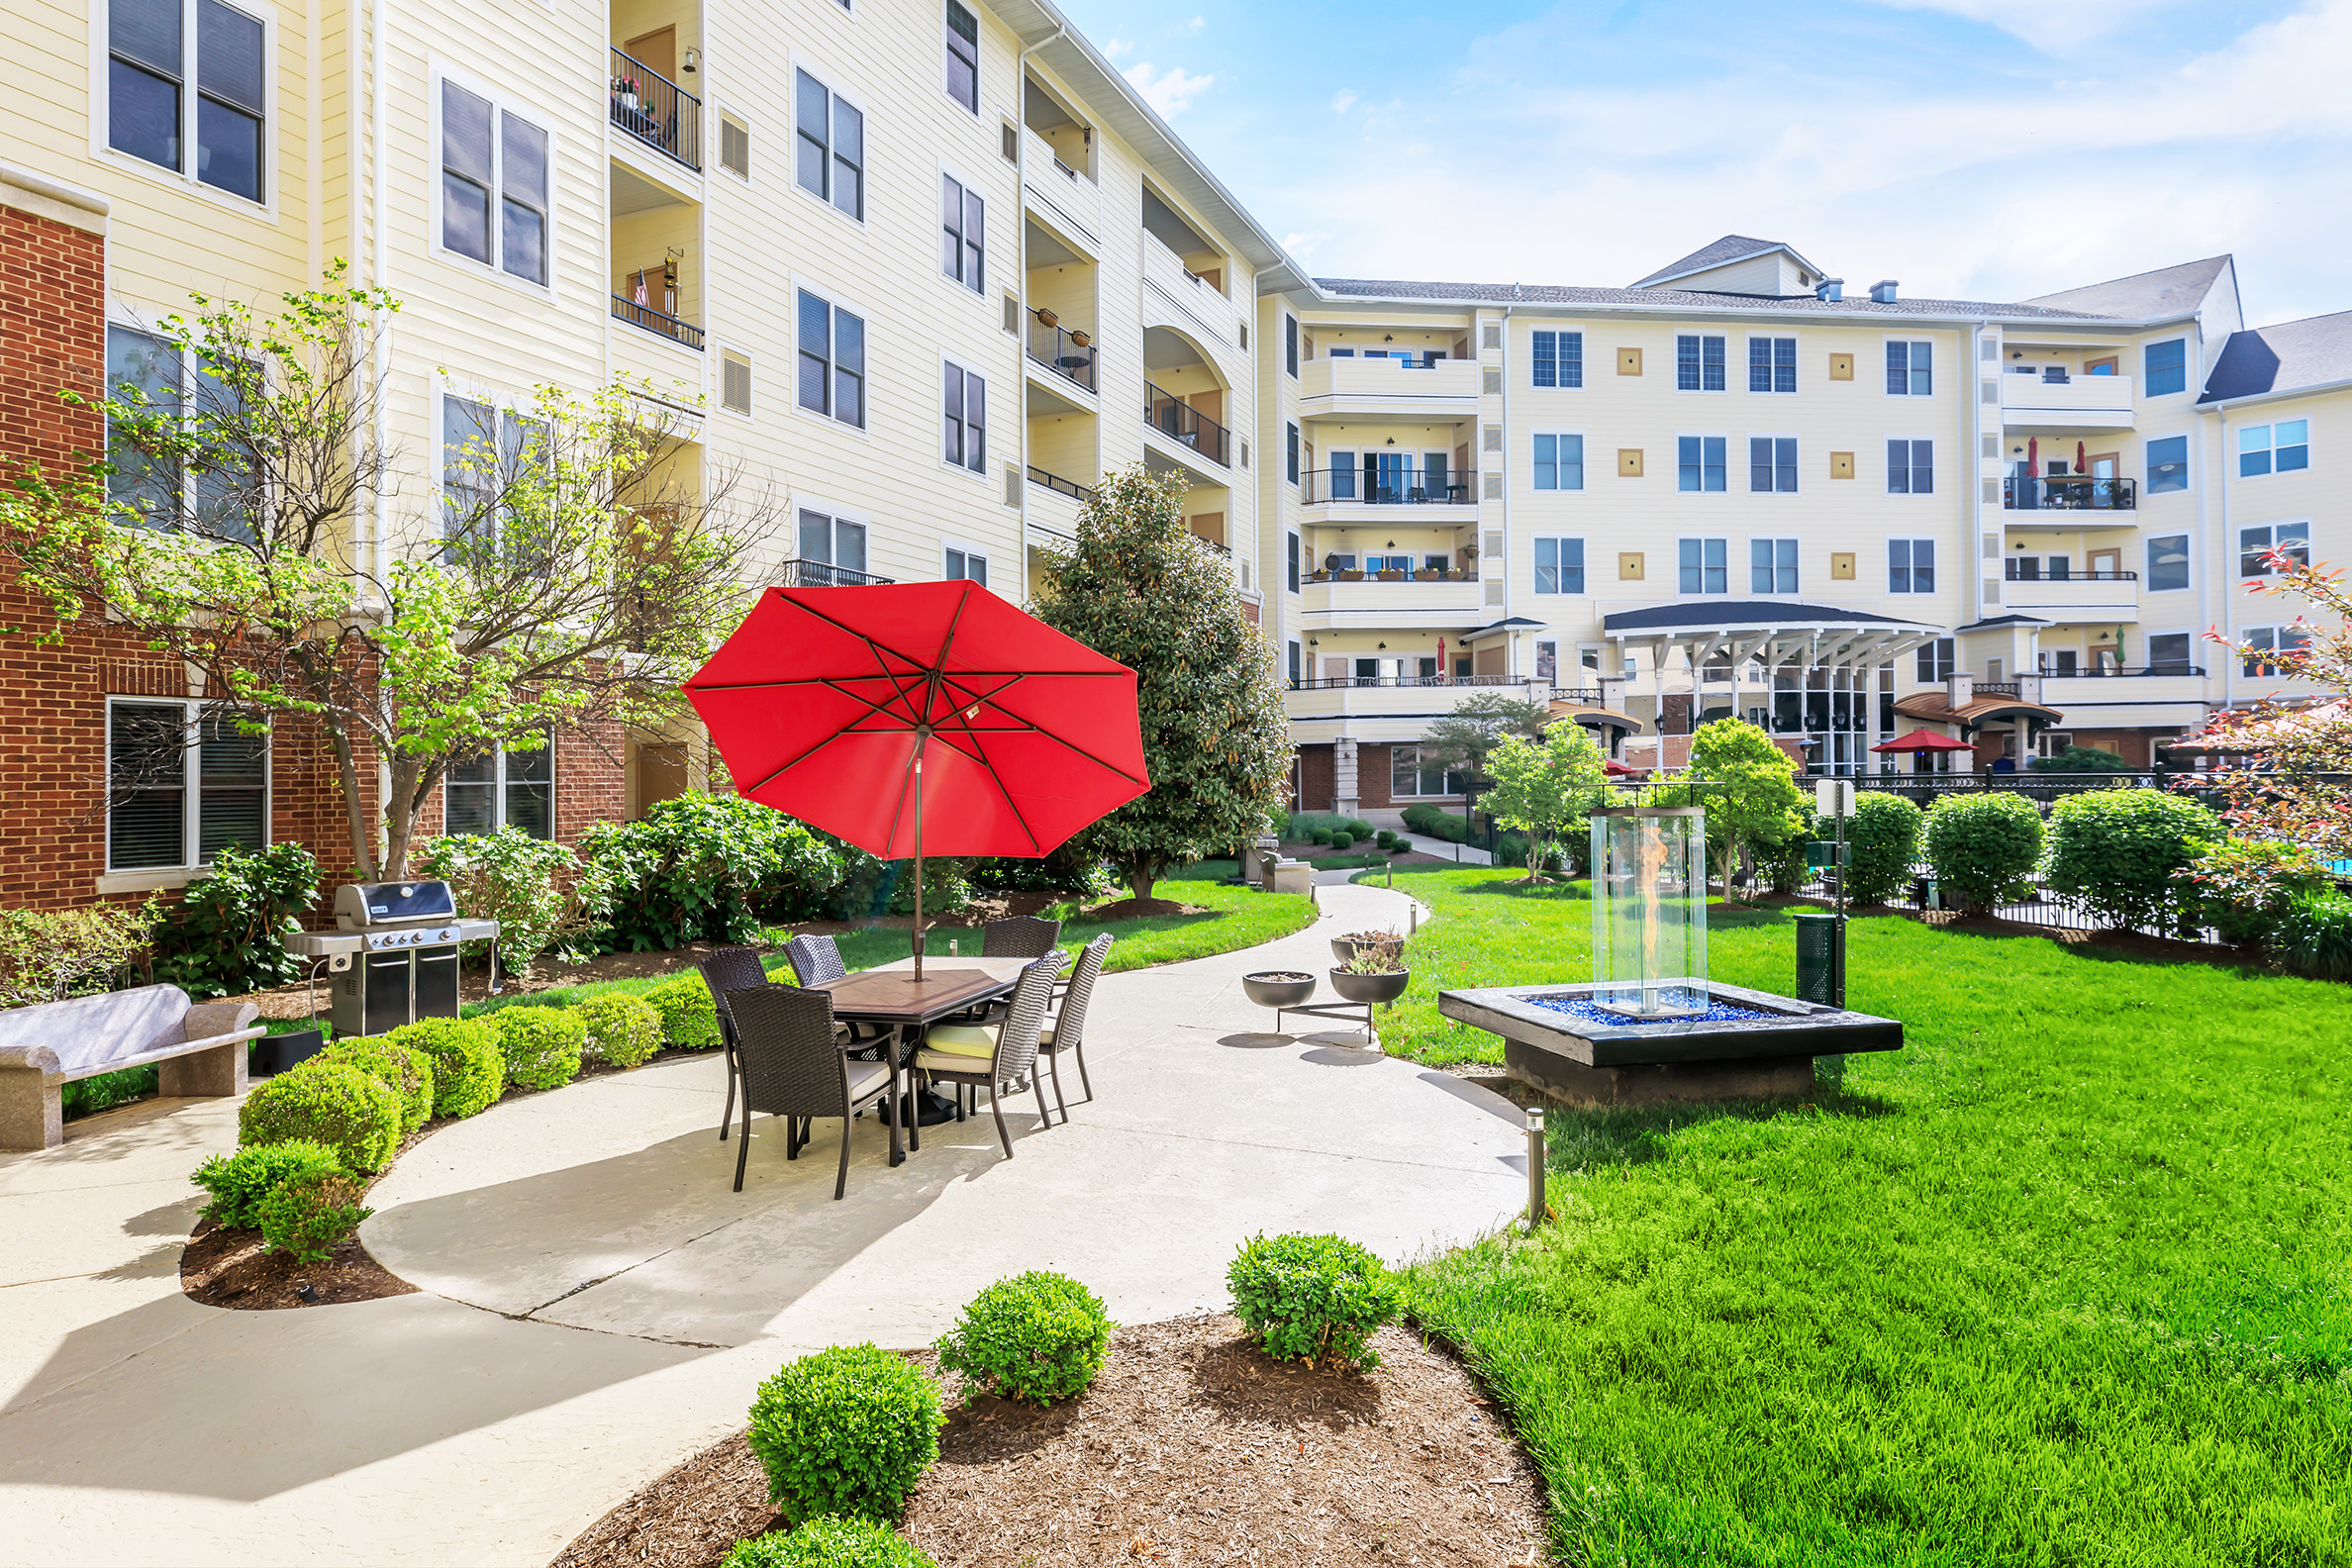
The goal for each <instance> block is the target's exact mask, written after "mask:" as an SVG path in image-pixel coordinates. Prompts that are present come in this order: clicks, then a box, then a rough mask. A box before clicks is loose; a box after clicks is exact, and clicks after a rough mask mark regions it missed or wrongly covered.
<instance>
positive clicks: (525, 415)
mask: <svg viewBox="0 0 2352 1568" xmlns="http://www.w3.org/2000/svg"><path fill="white" fill-rule="evenodd" d="M451 399H455V400H456V401H457V402H460V403H473V404H478V405H479V406H481V407H483V408H487V409H489V410H491V411H492V412H494V413H495V414H497V415H498V417H499V420H500V422H501V430H500V440H501V441H504V440H505V433H504V422H505V421H506V420H508V419H510V418H513V419H525V420H529V419H536V418H537V417H538V416H537V415H536V414H535V413H534V412H533V409H532V403H531V398H530V394H528V393H521V392H507V391H503V390H500V389H498V388H496V387H492V386H488V385H486V384H483V383H480V382H474V383H470V384H469V383H466V382H462V381H460V380H458V379H457V377H456V376H454V375H452V374H451V373H450V372H448V371H447V370H441V371H437V372H436V373H435V375H434V378H433V398H432V409H433V427H432V439H431V448H432V452H433V467H432V470H431V472H432V474H433V505H434V521H435V523H436V525H437V527H436V531H435V532H434V534H433V535H432V536H431V537H432V539H433V540H434V541H435V543H436V547H437V548H438V546H439V544H440V543H441V542H443V541H445V540H446V539H448V533H447V530H448V513H447V512H446V511H445V510H444V509H443V497H444V496H445V494H446V489H445V485H446V481H445V479H444V477H443V470H444V467H445V461H446V453H445V452H444V450H443V449H442V441H443V439H444V438H443V433H444V432H445V431H446V430H447V429H448V409H447V405H448V403H449V401H450V400H451ZM501 449H502V451H503V447H502V448H501ZM501 460H502V462H503V458H502V459H501ZM496 542H497V540H496V539H492V543H493V544H495V543H496Z"/></svg>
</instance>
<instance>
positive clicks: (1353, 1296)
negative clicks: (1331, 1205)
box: [1225, 1235, 1399, 1371]
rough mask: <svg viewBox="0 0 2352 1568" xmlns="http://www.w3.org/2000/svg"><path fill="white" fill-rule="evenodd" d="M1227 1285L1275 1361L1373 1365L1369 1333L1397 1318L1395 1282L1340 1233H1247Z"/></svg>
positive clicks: (1236, 1309) (1376, 1360)
mask: <svg viewBox="0 0 2352 1568" xmlns="http://www.w3.org/2000/svg"><path fill="white" fill-rule="evenodd" d="M1225 1284H1226V1286H1227V1287H1228V1288H1229V1289H1230V1290H1231V1291H1232V1293H1233V1316H1235V1317H1236V1318H1239V1319H1240V1320H1241V1325H1242V1326H1243V1327H1244V1328H1246V1329H1248V1330H1249V1333H1250V1337H1251V1338H1253V1339H1255V1340H1257V1342H1258V1343H1259V1344H1260V1345H1261V1346H1263V1347H1264V1349H1265V1351H1266V1353H1267V1354H1268V1355H1270V1356H1272V1357H1274V1359H1276V1360H1277V1361H1304V1362H1306V1363H1307V1364H1308V1365H1309V1366H1311V1367H1335V1368H1338V1369H1340V1370H1342V1371H1344V1370H1346V1369H1347V1368H1350V1367H1358V1368H1366V1369H1369V1368H1371V1367H1376V1366H1378V1365H1380V1356H1379V1353H1378V1352H1377V1351H1375V1350H1374V1349H1373V1348H1372V1342H1371V1341H1372V1336H1373V1335H1374V1334H1375V1333H1378V1332H1379V1331H1380V1330H1381V1329H1382V1328H1384V1327H1386V1326H1388V1325H1389V1324H1390V1323H1394V1322H1396V1320H1397V1311H1398V1305H1399V1296H1398V1291H1397V1284H1396V1281H1395V1280H1394V1279H1392V1278H1391V1277H1390V1276H1389V1271H1388V1270H1387V1269H1386V1268H1385V1267H1383V1266H1382V1264H1381V1261H1380V1259H1378V1258H1376V1257H1374V1256H1373V1255H1372V1254H1371V1253H1369V1252H1367V1251H1365V1250H1364V1249H1363V1248H1362V1247H1360V1246H1357V1245H1356V1244H1355V1243H1354V1242H1353V1241H1350V1240H1348V1239H1347V1238H1346V1237H1344V1236H1336V1235H1279V1236H1272V1237H1268V1236H1263V1235H1259V1236H1252V1237H1251V1238H1250V1239H1249V1240H1248V1242H1246V1243H1245V1244H1244V1245H1243V1246H1242V1248H1241V1250H1240V1251H1239V1252H1238V1253H1237V1254H1235V1256H1234V1258H1233V1263H1232V1267H1230V1268H1229V1269H1227V1270H1226V1271H1225Z"/></svg>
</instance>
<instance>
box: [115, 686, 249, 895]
mask: <svg viewBox="0 0 2352 1568" xmlns="http://www.w3.org/2000/svg"><path fill="white" fill-rule="evenodd" d="M106 738H107V748H106V749H107V757H106V781H107V783H106V865H107V869H108V870H110V871H155V870H186V869H189V868H192V867H195V866H200V865H208V864H210V863H211V861H212V858H213V856H214V855H216V854H218V853H219V852H220V851H221V850H222V849H223V848H225V847H227V846H229V845H232V844H234V845H236V846H237V847H239V848H242V849H258V848H260V847H262V846H263V845H264V844H266V843H267V842H268V841H269V738H268V736H266V735H252V734H249V733H247V732H246V731H245V728H244V727H243V726H242V725H241V724H240V723H239V722H238V721H237V720H236V719H235V718H233V717H231V716H229V715H227V714H225V713H221V712H218V711H207V709H206V708H205V705H204V704H202V703H200V702H157V701H152V700H142V701H137V702H133V701H128V700H122V701H115V702H111V703H109V704H108V706H107V714H106ZM191 781H193V783H194V785H195V787H194V788H193V789H191V788H190V787H189V785H190V783H191Z"/></svg>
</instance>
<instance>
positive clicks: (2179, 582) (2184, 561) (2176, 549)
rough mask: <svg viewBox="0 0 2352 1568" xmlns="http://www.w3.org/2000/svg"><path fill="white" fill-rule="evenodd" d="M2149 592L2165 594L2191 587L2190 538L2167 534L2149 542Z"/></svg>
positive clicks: (2184, 535)
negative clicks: (2176, 589) (2172, 590)
mask: <svg viewBox="0 0 2352 1568" xmlns="http://www.w3.org/2000/svg"><path fill="white" fill-rule="evenodd" d="M2147 580H2148V591H2149V592H2150V593H2163V592H2167V591H2169V590H2171V589H2175V588H2186V587H2188V586H2189V536H2188V535H2186V534H2167V535H2165V536H2164V537H2163V538H2161V539H2150V540H2148V579H2147Z"/></svg>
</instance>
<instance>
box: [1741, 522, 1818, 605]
mask: <svg viewBox="0 0 2352 1568" xmlns="http://www.w3.org/2000/svg"><path fill="white" fill-rule="evenodd" d="M1758 539H1763V540H1765V541H1767V542H1769V543H1772V544H1775V545H1778V544H1782V543H1789V544H1794V545H1796V546H1797V586H1796V587H1794V588H1791V589H1789V590H1788V591H1787V592H1786V593H1784V592H1782V591H1781V590H1780V589H1778V588H1761V589H1760V588H1757V587H1756V586H1755V582H1756V554H1755V550H1756V541H1757V540H1758ZM1747 543H1748V561H1747V567H1748V592H1749V593H1750V594H1752V595H1756V596H1758V597H1761V598H1765V599H1802V598H1804V597H1805V539H1804V537H1803V536H1802V535H1797V534H1750V535H1749V536H1748V537H1747ZM1774 559H1775V561H1776V562H1777V561H1778V559H1779V552H1778V551H1777V550H1775V551H1774ZM1779 569H1780V568H1779V566H1778V565H1777V564H1775V566H1774V567H1773V570H1774V571H1775V572H1778V571H1779Z"/></svg>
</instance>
